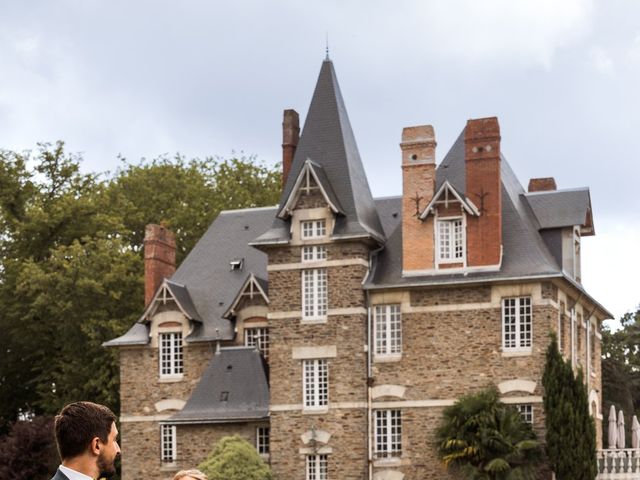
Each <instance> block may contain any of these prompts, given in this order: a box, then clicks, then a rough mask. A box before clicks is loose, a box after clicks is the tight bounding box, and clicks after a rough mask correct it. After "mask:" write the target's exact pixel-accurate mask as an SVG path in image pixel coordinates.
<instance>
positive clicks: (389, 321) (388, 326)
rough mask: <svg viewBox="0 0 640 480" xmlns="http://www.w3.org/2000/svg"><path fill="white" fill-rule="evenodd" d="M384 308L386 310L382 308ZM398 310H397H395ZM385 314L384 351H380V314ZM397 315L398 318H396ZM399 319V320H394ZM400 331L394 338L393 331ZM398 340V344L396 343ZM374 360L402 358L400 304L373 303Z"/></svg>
mask: <svg viewBox="0 0 640 480" xmlns="http://www.w3.org/2000/svg"><path fill="white" fill-rule="evenodd" d="M382 308H384V312H380V310H381V309H382ZM395 310H397V311H395ZM379 314H381V316H383V317H384V318H383V322H384V324H385V329H384V338H383V340H384V347H385V348H384V350H385V351H384V352H382V351H379V345H378V333H379V332H378V320H379V317H378V315H379ZM396 317H397V318H396ZM394 320H397V321H394ZM394 328H395V330H397V331H398V334H397V337H398V338H397V339H394V336H393V335H392V331H393V330H394ZM394 340H396V341H397V345H396V344H395V343H394ZM373 344H374V345H373V357H374V358H373V360H374V361H378V362H379V361H387V362H389V361H399V360H401V359H402V308H401V306H400V304H397V303H390V304H378V305H373Z"/></svg>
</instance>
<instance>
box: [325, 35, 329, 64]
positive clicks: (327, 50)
mask: <svg viewBox="0 0 640 480" xmlns="http://www.w3.org/2000/svg"><path fill="white" fill-rule="evenodd" d="M326 53H327V55H326V57H325V58H324V59H325V60H330V59H329V31H327V46H326Z"/></svg>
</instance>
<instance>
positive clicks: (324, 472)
mask: <svg viewBox="0 0 640 480" xmlns="http://www.w3.org/2000/svg"><path fill="white" fill-rule="evenodd" d="M328 463H329V462H328V456H327V455H307V458H306V468H305V470H306V475H305V480H328V478H329V473H328V467H329V465H328Z"/></svg>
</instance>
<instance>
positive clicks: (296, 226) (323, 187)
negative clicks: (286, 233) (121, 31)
mask: <svg viewBox="0 0 640 480" xmlns="http://www.w3.org/2000/svg"><path fill="white" fill-rule="evenodd" d="M344 214H345V212H344V210H343V209H342V207H341V206H340V201H339V200H338V197H337V196H336V194H335V192H334V190H333V187H332V186H331V183H330V181H329V179H328V178H327V175H326V173H325V170H324V168H323V167H322V166H321V165H318V164H317V163H314V162H313V161H311V160H310V159H307V160H306V161H305V162H304V165H303V167H302V170H300V172H299V173H298V177H297V178H296V181H295V183H294V185H293V188H292V189H291V191H290V193H289V197H288V198H287V199H286V200H285V201H284V204H283V205H282V207H281V208H280V210H279V212H278V218H281V219H282V220H285V221H290V233H291V244H292V245H300V244H310V243H322V242H326V241H327V240H328V239H329V238H330V237H331V236H332V235H333V232H334V228H335V225H336V218H337V217H338V216H344Z"/></svg>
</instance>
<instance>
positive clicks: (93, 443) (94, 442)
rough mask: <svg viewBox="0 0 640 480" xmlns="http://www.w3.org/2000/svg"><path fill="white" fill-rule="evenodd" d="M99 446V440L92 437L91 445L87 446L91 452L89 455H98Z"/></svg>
mask: <svg viewBox="0 0 640 480" xmlns="http://www.w3.org/2000/svg"><path fill="white" fill-rule="evenodd" d="M101 446H102V445H101V442H100V438H98V437H93V439H92V440H91V444H90V446H89V450H91V453H93V454H94V455H99V454H100V448H101Z"/></svg>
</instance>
